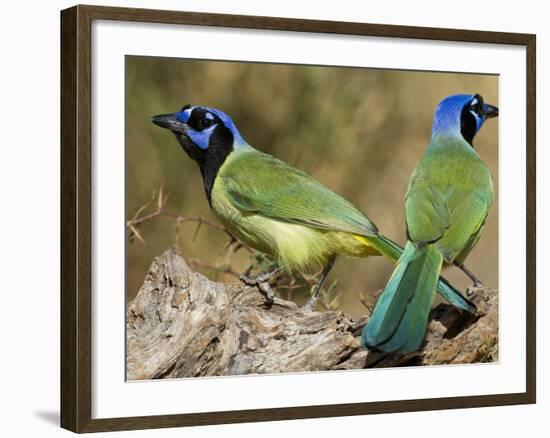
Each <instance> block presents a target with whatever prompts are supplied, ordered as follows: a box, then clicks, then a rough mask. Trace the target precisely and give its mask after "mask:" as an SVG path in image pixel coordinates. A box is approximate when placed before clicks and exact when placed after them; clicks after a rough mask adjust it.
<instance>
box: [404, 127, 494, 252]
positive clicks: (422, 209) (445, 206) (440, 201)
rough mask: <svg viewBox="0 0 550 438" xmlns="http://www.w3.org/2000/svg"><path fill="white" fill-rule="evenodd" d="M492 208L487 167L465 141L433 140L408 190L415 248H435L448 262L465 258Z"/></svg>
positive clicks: (409, 225)
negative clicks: (427, 245)
mask: <svg viewBox="0 0 550 438" xmlns="http://www.w3.org/2000/svg"><path fill="white" fill-rule="evenodd" d="M492 202H493V184H492V180H491V174H490V172H489V169H488V167H487V165H486V164H485V163H484V162H483V161H482V160H481V158H480V157H479V155H478V154H477V152H476V151H475V150H474V149H473V148H472V147H471V146H470V145H469V144H468V143H467V142H465V141H464V140H462V139H457V138H455V139H453V138H439V139H438V138H436V139H434V140H432V143H431V144H430V146H429V148H428V150H427V152H426V154H425V155H424V157H423V158H422V160H421V161H420V163H419V164H418V166H417V168H416V170H415V172H414V174H413V176H412V177H411V181H410V184H409V188H408V190H407V194H406V198H405V215H406V221H407V232H408V235H409V238H410V240H411V241H413V242H415V243H431V242H434V243H435V245H436V247H437V248H438V250H439V251H440V252H441V253H442V254H443V256H444V258H445V260H446V261H447V262H452V261H454V260H455V259H456V258H457V257H461V258H463V256H464V254H463V252H464V251H469V250H470V249H471V248H472V247H473V245H474V244H475V242H476V241H477V239H478V237H479V234H480V232H481V230H482V228H483V225H484V224H485V220H486V218H487V214H488V211H489V207H490V206H491V204H492Z"/></svg>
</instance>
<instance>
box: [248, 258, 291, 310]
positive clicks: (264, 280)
mask: <svg viewBox="0 0 550 438" xmlns="http://www.w3.org/2000/svg"><path fill="white" fill-rule="evenodd" d="M282 269H283V268H277V269H274V270H273V271H269V272H264V273H262V274H259V275H256V276H248V275H241V276H239V279H240V280H241V281H242V282H243V283H244V284H246V285H247V286H256V287H257V288H258V289H259V290H260V292H262V293H263V294H264V295H265V298H266V306H267V307H268V308H269V307H271V306H272V305H273V302H274V301H275V295H274V293H273V289H272V288H271V284H270V283H269V282H270V280H271V279H272V278H273V277H275V275H277V274H278V273H279V272H280V271H281V270H282Z"/></svg>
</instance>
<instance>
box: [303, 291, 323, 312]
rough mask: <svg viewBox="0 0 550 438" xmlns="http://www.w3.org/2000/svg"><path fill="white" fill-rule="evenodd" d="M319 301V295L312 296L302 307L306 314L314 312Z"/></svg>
mask: <svg viewBox="0 0 550 438" xmlns="http://www.w3.org/2000/svg"><path fill="white" fill-rule="evenodd" d="M318 299H319V295H315V294H314V295H312V296H311V297H309V300H307V302H306V303H305V304H304V305H303V306H302V309H304V310H305V311H306V312H313V311H314V310H315V306H316V305H317V300H318Z"/></svg>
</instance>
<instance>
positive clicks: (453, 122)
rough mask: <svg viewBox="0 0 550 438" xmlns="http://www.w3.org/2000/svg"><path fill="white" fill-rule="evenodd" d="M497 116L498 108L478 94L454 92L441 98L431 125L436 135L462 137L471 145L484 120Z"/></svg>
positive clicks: (433, 136)
mask: <svg viewBox="0 0 550 438" xmlns="http://www.w3.org/2000/svg"><path fill="white" fill-rule="evenodd" d="M496 116H498V108H497V107H496V106H493V105H489V104H487V103H485V102H484V101H483V97H481V96H480V95H479V94H455V95H452V96H448V97H446V98H445V99H443V100H442V101H441V102H440V103H439V105H438V107H437V109H436V110H435V116H434V121H433V126H432V139H435V138H436V137H456V138H460V137H462V138H464V140H466V141H467V142H468V143H469V144H470V145H471V146H473V140H474V137H475V135H476V134H477V133H478V132H479V130H480V129H481V127H482V126H483V123H484V122H485V120H487V119H490V118H492V117H496Z"/></svg>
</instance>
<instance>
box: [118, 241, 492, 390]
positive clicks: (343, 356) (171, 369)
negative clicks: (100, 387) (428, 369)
mask: <svg viewBox="0 0 550 438" xmlns="http://www.w3.org/2000/svg"><path fill="white" fill-rule="evenodd" d="M472 300H473V301H474V302H475V304H476V305H477V306H478V309H479V314H478V315H477V316H476V317H472V316H468V315H463V314H461V313H460V312H459V311H458V310H456V309H455V308H454V307H452V306H449V305H445V304H440V305H439V306H437V307H436V308H435V309H434V310H433V311H432V315H431V318H432V319H431V321H430V324H429V327H428V334H427V336H426V341H425V345H424V347H423V349H422V350H421V351H420V352H419V353H415V354H412V355H408V356H406V357H403V356H396V355H389V356H388V355H382V354H380V353H372V352H367V351H365V350H363V349H362V348H361V346H360V341H359V336H360V333H361V329H362V327H363V326H364V324H365V323H366V322H367V317H353V316H350V315H347V314H345V313H343V312H340V311H326V312H316V311H311V312H310V311H305V310H303V309H301V308H299V307H297V306H296V304H294V303H292V302H289V301H285V300H282V299H279V298H275V303H274V305H273V306H272V307H271V308H269V309H268V308H266V307H265V298H264V296H263V295H262V294H261V293H260V292H259V290H258V289H257V288H255V287H249V286H245V285H244V284H243V283H241V282H235V283H229V284H223V283H216V282H213V281H210V280H208V279H207V278H205V277H204V276H203V275H201V274H199V273H196V272H193V271H192V270H191V269H190V268H189V267H188V265H187V264H186V262H185V260H184V259H183V257H182V256H181V254H180V251H179V249H178V248H177V247H172V248H171V249H169V250H167V251H166V252H165V253H164V254H162V255H161V256H160V257H157V258H156V259H155V260H154V261H153V263H152V265H151V268H150V271H149V273H148V274H147V277H146V278H145V282H144V283H143V285H142V287H141V288H140V290H139V292H138V294H137V296H136V298H135V299H134V300H133V302H131V303H130V305H129V307H128V312H127V378H128V379H129V380H140V379H157V378H174V377H197V376H218V375H238V374H251V373H260V374H261V373H278V372H299V371H320V370H335V369H354V368H367V367H384V366H398V365H400V366H401V365H428V364H430V365H435V364H447V363H473V362H487V361H492V360H496V358H497V356H498V292H497V291H496V290H492V289H476V290H475V295H474V296H473V298H472Z"/></svg>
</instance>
